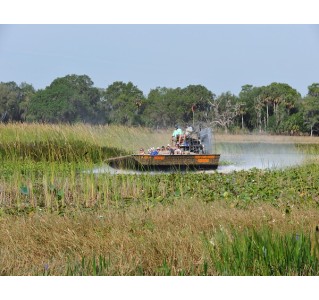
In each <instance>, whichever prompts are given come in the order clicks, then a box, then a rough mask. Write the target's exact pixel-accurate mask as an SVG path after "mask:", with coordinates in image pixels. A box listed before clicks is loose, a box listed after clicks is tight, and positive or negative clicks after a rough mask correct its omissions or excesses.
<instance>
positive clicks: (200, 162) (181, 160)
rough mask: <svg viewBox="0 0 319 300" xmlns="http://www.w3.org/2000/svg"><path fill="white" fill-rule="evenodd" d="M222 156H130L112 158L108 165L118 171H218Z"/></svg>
mask: <svg viewBox="0 0 319 300" xmlns="http://www.w3.org/2000/svg"><path fill="white" fill-rule="evenodd" d="M219 158H220V154H185V155H155V156H152V155H148V154H146V155H138V154H136V155H128V156H122V157H115V158H110V159H109V160H108V164H109V165H110V166H111V167H113V168H116V169H133V170H141V171H147V170H216V169H217V168H218V163H219Z"/></svg>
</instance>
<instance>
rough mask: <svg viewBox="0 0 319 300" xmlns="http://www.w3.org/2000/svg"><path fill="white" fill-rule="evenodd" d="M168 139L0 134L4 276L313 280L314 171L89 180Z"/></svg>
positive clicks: (33, 129) (56, 130)
mask: <svg viewBox="0 0 319 300" xmlns="http://www.w3.org/2000/svg"><path fill="white" fill-rule="evenodd" d="M169 136H170V131H169V132H167V131H151V130H149V129H145V128H125V127H121V126H88V125H81V124H78V125H74V126H67V125H42V124H41V125H40V124H28V125H26V124H9V125H3V124H1V125H0V160H1V165H0V254H1V255H0V272H1V275H226V274H228V275H230V274H231V275H239V274H243V275H265V274H272V275H317V273H318V270H317V265H316V263H315V257H317V256H318V253H319V250H318V247H317V242H316V241H318V240H317V239H312V237H313V229H314V228H315V226H316V225H317V224H318V219H319V218H318V217H319V214H318V205H319V196H318V186H319V179H318V178H319V176H318V174H319V166H318V164H317V163H313V164H307V165H303V166H301V167H294V168H289V169H285V170H275V171H270V170H263V171H262V170H257V169H252V170H249V171H240V172H233V173H231V174H227V175H226V174H220V173H213V174H205V173H203V174H195V173H172V174H158V175H149V174H141V175H138V176H137V175H124V174H114V175H112V174H99V175H97V174H94V173H93V172H90V170H93V169H94V168H95V167H96V166H98V165H103V161H104V159H105V158H106V157H109V156H112V155H115V154H116V155H118V154H119V153H129V152H130V151H133V152H135V151H136V150H137V149H138V148H139V147H140V146H144V147H148V146H159V145H161V144H163V145H165V144H166V143H167V139H169ZM216 140H218V137H216ZM302 147H304V149H302V151H310V152H311V153H313V154H317V151H318V150H319V149H318V147H317V146H313V147H312V148H307V147H306V146H302ZM297 235H298V236H299V237H300V241H302V243H301V244H300V242H299V240H298V241H295V240H294V239H293V237H295V236H297ZM212 240H213V241H214V243H215V245H218V246H216V247H217V248H214V247H215V246H213V245H212V244H211V243H210V241H212ZM216 242H217V244H216ZM298 243H299V244H298ZM254 247H255V248H254ZM263 247H264V248H265V249H267V251H268V252H267V253H269V255H270V256H268V258H269V259H268V260H267V261H265V260H262V259H264V257H262V255H263V254H262V253H264V252H262V249H263ZM298 247H299V248H298ZM276 249H277V250H276ZM287 249H290V250H289V251H290V252H289V251H288V250H287ZM293 249H295V250H296V249H300V250H298V251H297V250H296V251H295V252H294V250H293ZM286 250H287V251H286ZM272 251H276V252H272ZM223 253H227V257H226V256H225V255H223ZM297 257H300V258H299V260H298V259H297ZM317 258H318V257H317ZM231 261H235V263H234V264H231Z"/></svg>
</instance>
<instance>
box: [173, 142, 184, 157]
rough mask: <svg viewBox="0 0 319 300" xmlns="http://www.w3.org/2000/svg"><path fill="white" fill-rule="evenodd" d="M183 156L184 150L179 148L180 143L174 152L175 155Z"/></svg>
mask: <svg viewBox="0 0 319 300" xmlns="http://www.w3.org/2000/svg"><path fill="white" fill-rule="evenodd" d="M178 154H182V149H181V148H180V147H179V143H176V149H175V150H174V155H178Z"/></svg>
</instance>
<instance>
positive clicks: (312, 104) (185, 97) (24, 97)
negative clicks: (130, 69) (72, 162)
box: [0, 74, 319, 135]
mask: <svg viewBox="0 0 319 300" xmlns="http://www.w3.org/2000/svg"><path fill="white" fill-rule="evenodd" d="M0 122H40V123H69V124H74V123H77V122H82V123H89V124H121V125H127V126H146V127H152V128H168V127H172V126H174V124H180V125H182V126H185V125H186V124H193V123H195V124H202V125H205V126H206V125H209V126H212V127H214V128H215V129H217V130H223V131H225V132H259V133H263V132H266V133H275V134H293V135H304V134H306V135H317V134H318V131H319V83H312V84H311V85H309V86H308V93H307V95H306V96H305V97H301V95H300V93H299V92H298V91H297V90H296V89H294V88H292V87H291V86H289V85H288V84H286V83H277V82H273V83H271V84H270V85H267V86H261V87H256V86H253V85H248V84H247V85H244V86H242V89H241V91H240V93H239V94H238V95H234V94H232V93H230V92H224V93H222V94H220V95H216V94H214V93H213V92H212V91H210V90H208V89H207V88H206V87H205V86H203V85H189V86H187V87H185V88H180V87H177V88H166V87H157V88H154V89H152V90H151V91H150V92H149V94H148V95H147V96H145V95H144V94H143V92H142V91H141V90H140V89H139V88H138V87H137V86H135V85H134V84H133V83H132V82H128V83H124V82H122V81H116V82H114V83H112V84H111V85H109V86H108V87H106V88H97V87H94V84H93V81H92V80H91V79H90V77H89V76H87V75H74V74H73V75H67V76H65V77H61V78H57V79H55V80H54V81H53V82H52V83H51V84H50V85H49V86H47V87H46V88H45V89H39V90H35V89H34V88H33V86H32V84H28V83H25V82H23V83H21V84H20V85H18V84H17V83H15V82H0Z"/></svg>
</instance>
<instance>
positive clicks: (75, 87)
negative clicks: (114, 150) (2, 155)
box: [27, 75, 100, 123]
mask: <svg viewBox="0 0 319 300" xmlns="http://www.w3.org/2000/svg"><path fill="white" fill-rule="evenodd" d="M99 100H100V94H99V91H98V89H97V88H95V87H93V82H92V80H91V79H90V78H89V77H88V76H87V75H67V76H65V77H62V78H57V79H55V80H54V81H53V82H52V83H51V85H50V86H49V87H47V88H46V89H45V90H39V91H38V92H37V93H36V94H35V95H34V96H33V97H32V98H31V101H30V105H29V111H28V114H27V120H29V121H43V122H53V123H56V122H68V123H74V122H90V123H95V121H96V106H97V103H98V101H99Z"/></svg>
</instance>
